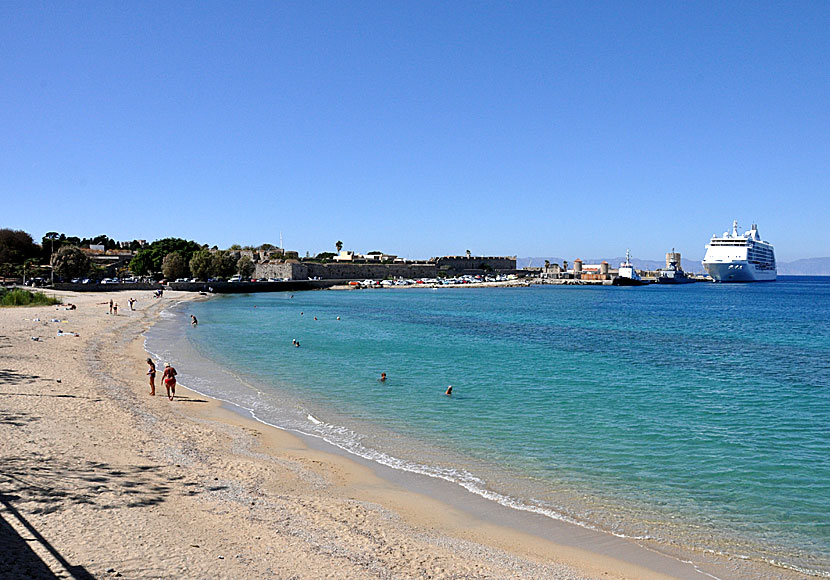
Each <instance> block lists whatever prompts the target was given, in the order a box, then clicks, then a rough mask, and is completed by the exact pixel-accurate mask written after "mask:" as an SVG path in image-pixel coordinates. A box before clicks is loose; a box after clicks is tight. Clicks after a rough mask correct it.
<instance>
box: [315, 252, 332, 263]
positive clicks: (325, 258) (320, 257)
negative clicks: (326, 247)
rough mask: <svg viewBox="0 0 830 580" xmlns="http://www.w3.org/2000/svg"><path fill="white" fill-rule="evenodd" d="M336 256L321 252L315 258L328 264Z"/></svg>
mask: <svg viewBox="0 0 830 580" xmlns="http://www.w3.org/2000/svg"><path fill="white" fill-rule="evenodd" d="M334 256H335V253H334V252H320V253H319V254H317V255H316V256H314V259H315V260H319V261H321V262H328V261H329V260H331V259H332V258H333V257H334Z"/></svg>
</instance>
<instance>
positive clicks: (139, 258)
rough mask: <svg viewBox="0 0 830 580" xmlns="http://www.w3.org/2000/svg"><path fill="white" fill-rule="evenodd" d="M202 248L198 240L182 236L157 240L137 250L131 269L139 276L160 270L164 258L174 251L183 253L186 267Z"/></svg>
mask: <svg viewBox="0 0 830 580" xmlns="http://www.w3.org/2000/svg"><path fill="white" fill-rule="evenodd" d="M201 249H202V246H200V245H199V244H197V243H196V242H193V241H189V240H183V239H181V238H164V239H163V240H156V241H155V242H153V243H152V244H150V245H149V246H147V247H146V248H144V249H142V250H139V251H138V252H136V255H135V257H134V258H133V260H132V261H131V262H130V271H131V272H133V273H135V274H136V275H139V276H143V275H146V274H151V273H154V272H160V271H162V265H163V262H164V258H165V257H166V256H167V255H168V254H172V253H174V252H177V253H179V254H181V257H182V259H183V260H184V264H185V268H186V267H187V264H188V263H189V262H190V258H192V257H193V254H195V253H196V252H198V251H199V250H201ZM133 262H135V267H134V266H133Z"/></svg>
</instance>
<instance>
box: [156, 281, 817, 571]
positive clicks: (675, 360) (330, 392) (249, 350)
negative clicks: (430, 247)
mask: <svg viewBox="0 0 830 580" xmlns="http://www.w3.org/2000/svg"><path fill="white" fill-rule="evenodd" d="M190 313H193V314H195V315H196V316H197V317H198V318H199V321H200V324H199V326H198V327H197V328H195V329H193V328H190V326H189V324H186V323H185V322H184V321H183V319H184V318H185V317H186V315H187V314H190ZM338 316H339V317H340V320H338V319H337V317H338ZM315 317H316V318H317V319H316V320H315ZM828 321H830V279H802V278H790V279H788V278H783V279H781V280H779V281H778V282H776V283H771V284H746V285H720V284H690V285H685V286H678V287H666V286H651V287H645V288H611V287H571V286H539V287H530V288H510V289H508V288H497V289H486V288H482V289H438V290H429V289H400V290H395V289H389V290H365V291H348V292H347V291H344V292H304V293H295V294H294V295H293V297H291V295H289V294H282V293H280V294H254V295H246V296H219V297H215V298H214V299H212V300H209V301H207V302H203V303H199V304H189V305H187V310H186V311H181V312H180V313H178V314H176V315H175V316H174V317H173V318H171V319H170V321H169V322H168V326H167V327H164V326H161V327H160V330H159V332H158V333H156V334H154V335H151V336H150V337H149V338H148V348H149V349H150V350H151V351H153V352H156V353H158V354H159V356H164V357H165V358H173V359H174V360H176V358H177V357H178V359H183V358H184V360H180V362H178V363H177V364H178V367H179V370H180V374H181V375H182V378H183V382H184V383H185V384H187V385H188V386H190V385H193V386H195V387H196V388H197V389H198V390H200V391H202V392H205V393H206V394H209V395H213V396H218V397H220V398H224V399H227V400H231V401H234V402H236V403H238V404H240V405H242V406H244V407H246V408H249V409H252V410H253V411H254V412H255V414H256V416H257V417H259V418H261V419H263V420H266V421H268V422H271V423H273V424H277V425H280V426H284V427H288V428H291V429H296V430H300V431H303V432H306V433H311V434H315V435H318V436H321V437H324V438H326V439H327V440H329V441H330V442H332V443H334V444H336V445H339V446H341V447H343V448H345V449H348V450H350V451H352V452H355V453H359V454H361V455H363V456H365V457H370V458H372V459H375V460H377V461H380V462H383V463H386V464H388V465H392V466H394V467H399V468H401V469H409V470H413V471H420V472H423V473H428V474H431V475H435V476H437V477H443V478H445V479H449V480H451V481H457V482H458V483H459V484H461V485H463V486H465V487H467V488H468V489H470V490H471V491H473V492H475V493H480V494H482V495H484V496H486V497H490V498H491V499H493V500H494V501H499V502H501V503H505V504H508V505H513V506H515V507H519V508H521V509H529V510H534V511H539V512H541V513H546V514H548V515H550V516H551V517H557V518H561V519H566V520H570V521H576V522H579V523H581V524H583V525H587V526H590V527H596V528H599V529H603V530H608V531H611V532H613V533H616V534H620V535H625V536H629V537H636V538H649V539H650V540H653V541H655V542H658V543H665V544H667V545H668V544H673V545H681V546H682V547H684V548H688V549H692V550H696V551H701V552H706V551H713V552H720V553H725V554H728V555H732V556H739V557H746V558H750V559H753V560H764V561H768V562H776V563H777V564H779V565H783V566H791V567H794V568H797V569H802V570H808V571H811V572H812V573H816V574H820V575H828V576H830V378H828V376H829V375H830V323H828ZM171 324H173V325H175V329H176V330H175V331H173V330H172V329H173V328H174V327H173V326H170V325H171ZM180 335H185V336H187V337H188V338H189V339H190V340H189V341H180V340H179V338H181V336H180ZM292 339H297V340H299V341H300V344H301V347H299V348H296V347H294V346H293V345H292ZM185 342H186V343H187V344H188V345H189V346H188V348H190V347H192V348H193V349H194V355H199V356H201V357H206V358H207V359H209V360H212V361H215V362H217V363H218V364H219V365H221V367H223V368H224V369H226V370H229V371H230V372H231V373H232V374H233V377H234V379H236V380H241V381H242V382H241V384H242V385H243V386H241V387H239V386H237V387H231V386H229V385H230V382H231V381H224V380H218V379H217V375H216V372H212V371H209V370H208V369H204V368H202V369H197V368H192V369H189V368H188V359H187V357H186V355H184V354H182V353H183V352H184V351H185V350H186V349H184V347H183V345H184V344H185ZM192 360H193V361H195V360H196V358H193V359H192ZM191 366H193V367H197V366H199V365H197V364H196V363H195V362H194V363H193V364H192V365H191ZM381 372H386V373H387V375H388V377H389V378H388V380H387V381H386V382H385V383H380V382H379V381H378V380H377V379H378V377H379V376H380V373H381ZM188 374H189V375H190V376H188ZM450 384H452V385H453V389H454V391H453V393H454V394H453V396H452V397H447V396H445V395H444V394H443V392H444V390H445V389H446V387H447V385H450Z"/></svg>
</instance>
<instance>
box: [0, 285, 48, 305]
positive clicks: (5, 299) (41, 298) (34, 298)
mask: <svg viewBox="0 0 830 580" xmlns="http://www.w3.org/2000/svg"><path fill="white" fill-rule="evenodd" d="M60 303H61V300H59V299H58V298H55V297H54V296H47V295H46V294H44V293H43V292H30V291H29V290H23V289H21V288H15V289H14V290H2V289H0V306H50V305H52V304H60Z"/></svg>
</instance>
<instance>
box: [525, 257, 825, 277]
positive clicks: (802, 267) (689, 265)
mask: <svg viewBox="0 0 830 580" xmlns="http://www.w3.org/2000/svg"><path fill="white" fill-rule="evenodd" d="M545 260H549V261H550V263H551V264H561V263H562V260H563V258H558V257H542V258H517V259H516V265H517V267H519V268H541V267H542V266H544V265H545ZM603 260H605V261H606V262H608V264H610V266H611V268H613V269H616V268H619V266H620V262H624V261H625V258H624V257H617V258H587V259H586V258H583V259H582V262H583V263H585V264H599V263H600V262H602V261H603ZM631 261H632V263H633V264H634V267H635V268H637V269H638V270H657V269H659V268H665V267H666V262H665V260H663V261H660V260H640V259H638V258H632V259H631ZM681 262H682V263H681V266H683V269H684V270H685V271H687V272H689V273H698V274H703V273H704V271H703V264H701V260H699V259H698V260H691V259H686V258H685V257H683V258H681ZM571 264H573V260H568V267H571ZM778 275H779V276H830V258H803V259H801V260H795V261H793V262H778Z"/></svg>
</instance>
